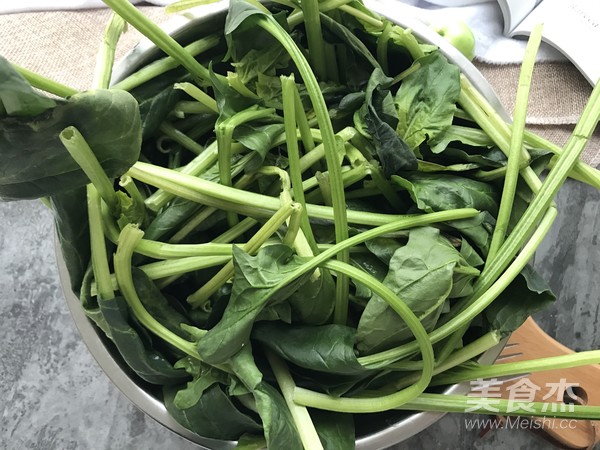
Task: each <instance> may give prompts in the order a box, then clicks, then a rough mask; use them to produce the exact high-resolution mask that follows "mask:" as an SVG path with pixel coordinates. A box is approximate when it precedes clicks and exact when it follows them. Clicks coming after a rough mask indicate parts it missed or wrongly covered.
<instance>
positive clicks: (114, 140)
mask: <svg viewBox="0 0 600 450" xmlns="http://www.w3.org/2000/svg"><path fill="white" fill-rule="evenodd" d="M0 124H1V126H2V133H0V158H1V160H2V164H1V165H0V198H2V199H5V200H16V199H26V198H38V197H45V196H49V195H54V194H58V193H61V192H67V191H70V190H73V189H76V188H79V187H82V186H85V185H86V184H87V183H88V182H89V179H88V178H87V176H86V175H85V173H84V172H83V171H82V170H81V168H80V167H79V165H78V164H77V163H76V162H75V160H73V158H71V156H70V155H69V153H68V152H67V150H66V149H65V148H64V146H63V144H62V142H61V141H60V139H59V134H60V133H61V132H62V131H63V129H65V128H66V127H67V126H75V127H76V128H77V129H79V131H80V132H81V134H82V135H83V136H84V138H85V139H86V140H87V142H88V144H89V145H90V147H91V148H92V150H93V152H94V153H95V155H96V158H97V159H98V160H99V161H100V163H101V164H102V167H103V169H104V170H105V171H106V173H107V175H108V176H109V177H110V178H116V177H119V176H121V175H123V174H124V173H125V172H126V171H127V170H128V169H129V167H131V166H132V165H133V164H134V163H135V162H136V161H137V159H138V156H139V153H140V148H141V125H140V115H139V111H138V104H137V102H136V100H135V98H133V97H132V96H131V95H130V94H129V93H127V92H125V91H117V90H98V91H90V92H85V93H82V94H76V95H73V96H72V97H70V98H69V101H68V102H67V103H64V104H59V105H57V106H56V107H55V108H53V109H52V110H49V111H47V112H46V113H44V114H42V115H40V116H36V117H34V118H14V117H7V118H4V119H1V120H0Z"/></svg>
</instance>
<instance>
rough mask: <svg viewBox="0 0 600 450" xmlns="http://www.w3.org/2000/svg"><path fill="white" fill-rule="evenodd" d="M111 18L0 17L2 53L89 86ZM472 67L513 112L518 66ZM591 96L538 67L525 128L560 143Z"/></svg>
mask: <svg viewBox="0 0 600 450" xmlns="http://www.w3.org/2000/svg"><path fill="white" fill-rule="evenodd" d="M140 9H141V10H142V11H143V12H144V13H145V14H146V15H148V16H149V17H150V18H152V19H153V20H154V21H155V22H158V23H163V22H165V21H167V20H169V16H168V15H167V14H166V13H164V10H163V8H161V7H151V6H145V7H144V6H141V7H140ZM109 15H110V13H109V11H108V10H106V9H98V10H83V11H69V12H44V13H24V14H8V15H0V55H2V56H4V57H5V58H7V59H9V60H10V61H12V62H14V63H16V64H19V65H21V66H24V67H26V68H28V69H30V70H33V71H35V72H38V73H40V74H42V75H45V76H47V77H49V78H52V79H54V80H56V81H60V82H61V83H63V84H66V85H69V86H72V87H74V88H77V89H86V88H89V87H90V85H91V82H92V77H93V73H94V65H95V61H96V52H97V50H98V48H99V45H100V43H101V40H102V34H103V30H104V28H105V26H106V23H107V21H108V19H109ZM140 38H141V35H140V34H139V33H138V32H137V31H136V30H135V29H133V28H131V27H130V29H129V31H128V32H127V33H126V34H125V35H124V36H123V37H122V38H121V40H120V41H119V45H118V48H117V58H121V57H122V56H123V55H124V54H125V53H126V52H127V51H129V50H130V49H131V48H132V47H133V46H134V45H135V44H136V43H137V42H138V41H139V39H140ZM476 65H477V67H478V68H479V69H480V70H481V71H482V73H483V74H484V76H485V77H486V78H487V79H488V81H489V82H490V84H491V85H492V87H493V88H494V90H495V91H496V93H497V94H498V97H499V98H500V100H501V102H502V104H503V105H504V106H505V108H506V109H507V111H509V112H510V113H512V111H513V104H514V99H515V94H516V90H517V80H518V75H519V66H518V65H492V64H484V63H481V62H476ZM590 92H591V87H590V85H589V84H588V83H587V81H586V80H585V79H584V78H583V76H581V75H580V74H579V72H578V71H577V70H576V69H575V68H574V67H573V66H572V65H571V64H570V63H539V64H538V65H537V66H536V69H535V72H534V79H533V84H532V90H531V94H530V105H529V110H528V129H530V130H531V131H533V132H536V133H538V134H540V135H542V136H544V137H546V138H548V139H550V140H551V141H553V142H554V143H556V144H558V145H563V144H564V143H565V142H566V140H567V138H568V137H569V134H570V132H571V131H572V129H573V124H574V123H575V122H576V121H577V118H578V117H579V115H580V113H581V111H582V109H583V106H584V104H585V102H586V100H587V98H588V97H589V94H590ZM582 159H583V160H584V161H586V162H588V163H590V164H591V165H593V166H594V167H595V166H597V165H598V164H600V130H599V129H597V130H596V133H595V135H594V136H593V138H592V140H591V141H590V143H589V144H588V146H587V148H586V150H585V151H584V153H583V156H582Z"/></svg>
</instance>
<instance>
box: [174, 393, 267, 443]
mask: <svg viewBox="0 0 600 450" xmlns="http://www.w3.org/2000/svg"><path fill="white" fill-rule="evenodd" d="M180 389H181V387H180V386H164V387H163V399H164V403H165V406H166V408H167V411H168V412H169V414H170V415H171V416H172V417H173V418H174V419H175V420H176V421H177V422H179V423H180V424H181V425H183V426H184V427H186V428H187V429H188V430H190V431H193V432H194V433H196V434H198V435H200V436H204V437H208V438H212V439H228V440H232V439H237V438H239V437H240V436H242V435H243V434H244V433H258V432H261V426H260V424H258V423H257V422H256V421H255V420H254V419H253V418H252V417H250V416H249V415H247V414H245V413H243V412H241V411H240V409H239V408H238V407H237V406H236V405H235V404H234V402H233V401H232V399H231V398H230V397H229V396H228V395H227V393H225V392H224V391H223V388H222V386H221V385H220V384H213V385H212V386H210V387H209V388H207V389H206V390H205V391H204V392H203V393H202V395H201V396H200V398H199V399H198V401H197V402H196V404H194V405H193V406H191V407H190V408H184V409H180V408H178V407H177V406H175V399H176V396H177V394H178V392H179V391H180Z"/></svg>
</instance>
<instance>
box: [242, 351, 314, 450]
mask: <svg viewBox="0 0 600 450" xmlns="http://www.w3.org/2000/svg"><path fill="white" fill-rule="evenodd" d="M231 367H232V369H233V372H234V373H235V375H236V376H237V377H238V378H239V379H240V381H241V382H242V383H243V384H244V386H245V387H246V388H247V389H248V390H249V391H250V393H251V394H252V395H253V396H254V401H255V402H256V409H257V410H258V414H259V415H260V418H261V420H262V425H263V429H264V435H265V439H266V441H267V447H268V448H290V449H294V450H295V449H299V450H300V449H302V448H303V446H302V443H301V441H300V436H299V435H298V431H297V430H296V426H295V424H294V420H293V419H292V415H291V413H290V410H289V409H288V407H287V406H286V404H285V401H284V399H283V397H282V396H281V394H280V393H279V392H278V391H277V390H276V389H275V388H274V387H273V386H271V385H270V384H268V383H266V382H265V381H263V376H262V373H261V371H260V370H259V368H258V367H257V365H256V362H255V360H254V356H253V355H252V349H251V347H250V345H247V346H245V347H244V348H243V349H242V350H240V351H239V352H238V353H237V354H236V355H235V356H234V357H233V358H231Z"/></svg>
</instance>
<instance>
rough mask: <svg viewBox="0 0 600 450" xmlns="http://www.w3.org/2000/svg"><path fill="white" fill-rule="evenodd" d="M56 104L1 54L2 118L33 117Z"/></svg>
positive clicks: (0, 88)
mask: <svg viewBox="0 0 600 450" xmlns="http://www.w3.org/2000/svg"><path fill="white" fill-rule="evenodd" d="M55 106H56V102H55V101H54V100H52V99H51V98H48V97H45V96H43V95H40V94H39V93H37V92H36V91H35V90H34V89H33V88H32V87H31V85H30V84H29V83H28V82H27V80H26V79H25V78H23V76H22V75H21V74H20V73H19V72H17V71H16V70H15V69H14V68H13V66H12V65H11V64H10V63H9V62H8V61H7V60H6V58H4V57H2V56H0V118H2V117H5V116H12V117H17V116H20V117H33V116H37V115H39V114H41V113H43V112H44V111H46V110H47V109H50V108H54V107H55Z"/></svg>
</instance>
